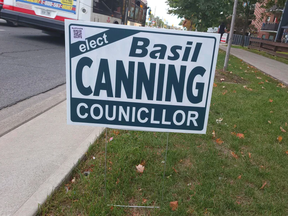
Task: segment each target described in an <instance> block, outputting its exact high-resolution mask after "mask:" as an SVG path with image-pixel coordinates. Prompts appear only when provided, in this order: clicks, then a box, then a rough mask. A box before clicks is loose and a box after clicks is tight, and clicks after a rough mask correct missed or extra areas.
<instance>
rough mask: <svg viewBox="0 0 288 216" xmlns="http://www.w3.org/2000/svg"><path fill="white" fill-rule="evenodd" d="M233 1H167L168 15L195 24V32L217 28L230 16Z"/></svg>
mask: <svg viewBox="0 0 288 216" xmlns="http://www.w3.org/2000/svg"><path fill="white" fill-rule="evenodd" d="M233 2H234V1H233V0H218V1H213V0H167V3H168V5H169V6H170V10H169V13H170V14H175V15H177V16H178V17H180V18H185V19H188V20H190V21H192V23H193V24H196V26H197V30H199V31H203V30H205V31H206V30H207V28H208V27H211V26H218V25H219V24H220V23H221V22H223V21H224V20H226V18H227V17H229V16H230V15H231V14H232V8H233Z"/></svg>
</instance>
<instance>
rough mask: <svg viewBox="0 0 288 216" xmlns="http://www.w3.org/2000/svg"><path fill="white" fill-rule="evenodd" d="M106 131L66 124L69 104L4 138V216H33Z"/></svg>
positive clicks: (0, 144) (0, 168)
mask: <svg viewBox="0 0 288 216" xmlns="http://www.w3.org/2000/svg"><path fill="white" fill-rule="evenodd" d="M102 131H103V128H96V127H89V126H71V125H67V123H66V101H64V102H62V103H60V104H58V105H57V106H55V107H53V108H52V109H50V110H48V111H47V112H44V113H43V114H41V115H39V116H37V117H36V118H34V119H32V120H31V121H28V122H27V123H25V124H23V125H22V126H20V127H18V128H16V129H14V130H12V131H11V132H9V133H7V134H5V135H4V136H2V137H0V149H1V150H0V215H1V216H3V215H19V216H20V215H21V216H26V215H28V216H29V215H33V214H35V213H36V211H37V208H38V204H42V203H43V202H44V201H45V200H46V198H47V196H48V195H49V194H51V192H52V190H53V189H55V188H56V187H57V186H58V185H59V184H60V183H61V182H62V181H63V180H64V178H65V177H66V176H67V175H68V174H69V173H70V171H71V169H72V168H73V167H74V166H75V164H76V163H77V162H78V160H79V159H80V158H81V157H82V156H83V155H84V154H85V152H86V151H87V149H88V147H89V145H90V144H91V143H93V142H94V140H95V139H96V138H97V137H98V136H99V134H100V133H101V132H102Z"/></svg>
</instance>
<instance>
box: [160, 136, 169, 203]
mask: <svg viewBox="0 0 288 216" xmlns="http://www.w3.org/2000/svg"><path fill="white" fill-rule="evenodd" d="M168 143H169V133H167V144H166V154H165V163H164V173H163V179H162V190H161V199H162V205H163V190H164V187H163V185H164V180H165V172H166V163H167V153H168Z"/></svg>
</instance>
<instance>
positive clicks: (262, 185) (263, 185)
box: [260, 181, 267, 190]
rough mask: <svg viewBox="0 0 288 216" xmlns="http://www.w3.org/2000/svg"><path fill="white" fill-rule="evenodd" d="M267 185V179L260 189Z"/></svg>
mask: <svg viewBox="0 0 288 216" xmlns="http://www.w3.org/2000/svg"><path fill="white" fill-rule="evenodd" d="M266 185H267V182H266V181H265V182H264V184H263V185H262V187H261V188H260V190H262V189H264V187H265V186H266Z"/></svg>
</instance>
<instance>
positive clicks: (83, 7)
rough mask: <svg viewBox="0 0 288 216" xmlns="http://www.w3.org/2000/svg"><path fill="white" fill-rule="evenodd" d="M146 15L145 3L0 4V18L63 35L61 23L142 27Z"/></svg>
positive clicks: (56, 0)
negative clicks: (89, 22)
mask: <svg viewBox="0 0 288 216" xmlns="http://www.w3.org/2000/svg"><path fill="white" fill-rule="evenodd" d="M146 12H147V0H4V4H3V8H2V10H1V17H2V18H3V19H6V20H9V21H11V22H16V23H18V24H22V25H27V26H32V27H35V28H38V29H42V30H45V31H58V32H64V20H65V19H74V20H82V21H94V22H104V23H115V24H127V25H136V26H145V20H146V14H147V13H146Z"/></svg>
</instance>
